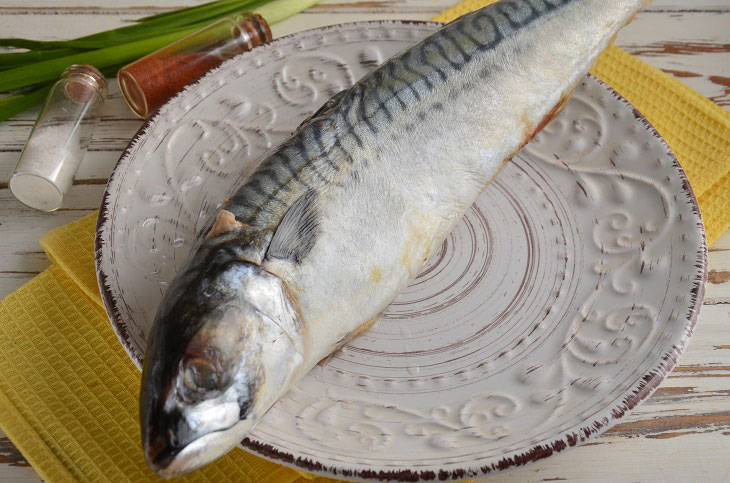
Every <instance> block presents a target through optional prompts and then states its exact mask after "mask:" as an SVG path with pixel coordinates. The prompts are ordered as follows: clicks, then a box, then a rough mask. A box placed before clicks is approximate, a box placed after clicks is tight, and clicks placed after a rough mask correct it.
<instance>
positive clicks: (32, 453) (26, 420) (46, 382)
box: [0, 0, 730, 483]
mask: <svg viewBox="0 0 730 483" xmlns="http://www.w3.org/2000/svg"><path fill="white" fill-rule="evenodd" d="M488 3H492V2H491V1H485V0H481V1H478V0H471V1H467V2H463V3H461V4H459V5H458V6H456V7H454V8H453V9H450V10H448V11H447V12H445V13H444V14H442V15H440V16H439V17H437V19H436V20H439V21H448V20H451V19H453V18H455V17H457V16H458V15H461V14H463V13H466V12H467V11H470V10H473V9H476V8H478V7H481V6H483V5H486V4H488ZM594 73H595V74H596V75H597V76H598V77H600V78H601V79H603V80H604V81H606V82H607V83H608V84H609V85H611V86H613V87H614V88H615V89H616V90H618V91H619V92H620V93H621V94H623V95H624V96H625V97H626V98H627V99H628V100H629V101H631V102H632V103H633V104H634V105H635V106H637V108H638V109H639V110H640V111H641V112H643V113H644V114H645V115H646V116H647V117H648V118H649V120H650V121H651V122H652V123H653V124H654V125H655V126H656V127H657V129H658V130H659V131H660V132H661V133H662V135H663V136H664V137H665V139H666V140H667V141H668V142H669V144H670V145H671V146H672V148H673V149H674V151H675V152H676V153H677V155H678V157H679V160H680V161H681V163H682V165H683V166H684V168H685V170H686V171H687V175H688V176H689V179H690V181H691V183H692V186H693V188H694V190H695V194H696V195H697V196H698V198H699V200H700V206H701V208H702V213H703V216H704V219H705V223H706V225H707V230H708V239H709V240H710V241H712V240H714V239H715V238H716V237H717V236H718V235H719V234H720V233H722V232H723V231H724V230H725V229H726V228H727V227H728V224H729V222H730V213H728V207H730V159H729V156H730V115H728V114H727V113H726V112H724V111H723V110H721V109H720V108H718V107H716V106H715V105H713V104H712V103H710V102H709V101H707V100H706V99H703V98H702V97H700V96H699V95H697V94H696V93H694V92H692V91H691V90H689V89H688V88H686V87H684V86H683V85H681V84H680V83H679V82H676V81H675V80H673V79H671V78H669V77H668V76H666V75H664V74H662V73H661V72H659V71H657V70H656V69H654V68H652V67H649V66H647V65H646V64H644V63H642V62H641V61H639V60H637V59H634V58H631V57H630V56H628V55H627V54H625V53H624V52H622V51H620V50H619V49H616V48H611V49H609V50H608V51H607V52H606V53H605V54H604V55H603V56H602V57H601V58H600V60H599V62H598V63H597V65H596V67H595V69H594ZM95 223H96V216H95V215H91V216H88V217H86V218H83V219H82V220H80V221H78V222H75V223H72V224H70V225H67V226H65V227H62V228H59V229H57V230H55V231H53V232H51V233H49V234H48V235H46V236H45V237H44V238H43V239H42V240H41V244H42V245H43V247H44V248H45V250H46V252H47V254H48V256H49V258H50V259H51V260H52V262H53V265H52V266H51V268H49V269H48V270H46V271H45V272H43V273H42V274H41V275H39V276H38V277H36V278H35V279H34V280H32V281H31V282H29V283H27V284H26V285H25V286H23V287H22V288H21V289H20V290H18V291H17V292H15V293H14V294H12V295H10V296H8V297H7V298H6V299H5V300H3V301H2V302H0V427H2V429H3V430H4V431H5V432H6V433H7V434H8V436H10V438H11V440H12V441H13V442H14V443H15V444H16V445H17V446H18V448H19V449H20V451H21V452H22V453H23V454H24V455H25V457H26V458H27V459H28V460H29V461H30V463H31V465H33V468H35V470H36V471H37V472H38V473H39V474H40V476H41V477H42V478H44V479H45V480H47V481H53V482H55V481H115V482H116V481H148V480H154V479H157V477H156V476H155V475H154V474H153V473H152V472H151V471H150V470H148V469H147V465H146V464H145V462H144V459H143V456H142V452H141V448H140V441H139V434H140V431H139V424H138V421H137V396H138V392H139V380H140V377H139V372H138V371H137V369H136V368H135V367H134V366H133V365H132V363H131V361H130V360H129V358H128V357H127V355H126V353H125V352H124V351H123V350H122V347H121V345H120V344H119V342H118V341H117V338H116V336H115V335H114V333H113V331H112V329H111V326H110V324H109V321H108V319H107V316H106V314H105V312H104V309H103V307H102V304H101V300H100V297H99V292H98V289H97V284H96V274H95V270H94V262H93V237H94V227H95ZM305 478H306V479H307V481H312V480H309V478H311V477H310V476H302V474H300V473H297V472H295V471H293V470H290V469H288V468H284V467H281V466H279V465H276V464H274V463H270V462H268V461H265V460H263V459H260V458H258V457H256V456H253V455H250V454H248V453H246V452H244V451H242V450H236V451H233V452H231V453H230V454H229V455H227V456H225V457H224V458H222V459H220V460H219V461H217V462H215V463H214V464H211V465H209V466H207V467H205V468H204V469H202V470H200V471H198V472H196V473H194V474H192V475H190V476H188V477H187V478H184V479H183V480H187V481H199V482H205V481H211V482H213V481H215V482H224V481H237V482H271V483H279V482H281V483H286V482H292V481H299V480H303V481H304V479H305ZM314 481H332V480H327V479H324V478H316V479H315V480H314Z"/></svg>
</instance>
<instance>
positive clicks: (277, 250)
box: [265, 190, 319, 263]
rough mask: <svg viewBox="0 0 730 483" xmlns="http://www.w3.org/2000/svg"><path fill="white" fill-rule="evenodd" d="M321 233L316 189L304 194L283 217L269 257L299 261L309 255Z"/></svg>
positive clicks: (268, 251) (270, 246) (267, 252)
mask: <svg viewBox="0 0 730 483" xmlns="http://www.w3.org/2000/svg"><path fill="white" fill-rule="evenodd" d="M317 235H319V206H318V204H317V194H316V192H315V191H314V190H312V191H308V192H307V193H305V194H304V195H302V196H301V197H300V198H299V199H298V200H297V201H295V202H294V204H293V205H292V206H291V207H290V208H289V210H288V211H287V212H286V214H285V215H284V218H282V220H281V223H279V226H278V228H277V229H276V232H275V233H274V236H273V237H272V238H271V243H270V244H269V248H268V250H267V251H266V257H265V258H267V259H271V258H280V259H285V260H291V261H293V262H294V263H299V262H301V261H302V259H303V258H304V257H306V256H307V254H308V253H309V251H310V250H311V249H312V247H313V246H314V242H315V241H316V240H317Z"/></svg>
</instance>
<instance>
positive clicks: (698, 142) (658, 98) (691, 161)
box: [434, 0, 730, 245]
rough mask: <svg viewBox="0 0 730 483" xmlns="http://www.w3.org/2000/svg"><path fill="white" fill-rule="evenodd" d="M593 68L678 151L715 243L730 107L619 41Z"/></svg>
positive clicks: (724, 209) (455, 10) (475, 1)
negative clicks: (626, 49) (634, 54)
mask: <svg viewBox="0 0 730 483" xmlns="http://www.w3.org/2000/svg"><path fill="white" fill-rule="evenodd" d="M495 1H496V0H465V1H463V2H460V3H458V4H457V5H455V6H453V7H451V8H450V9H448V10H446V11H444V12H442V13H441V14H440V15H438V16H436V17H435V18H434V20H435V21H437V22H450V21H452V20H454V19H456V18H458V17H460V16H462V15H464V14H466V13H469V12H471V11H473V10H477V9H479V8H481V7H484V6H485V5H489V4H491V3H494V2H495ZM591 73H592V74H593V75H595V76H596V77H598V78H599V79H601V80H602V81H604V82H605V83H606V84H608V85H610V86H611V87H613V88H614V89H615V90H616V91H618V93H619V94H621V95H622V96H624V97H625V98H626V99H627V100H628V101H629V102H630V103H631V104H633V105H634V107H636V108H637V109H638V110H639V112H641V113H642V114H643V115H644V116H645V117H646V118H647V119H648V120H649V122H650V123H651V124H652V125H653V126H654V127H655V128H656V129H657V131H659V134H661V135H662V137H663V138H664V139H665V140H666V141H667V143H668V144H669V146H670V147H671V148H672V150H673V151H674V154H676V155H677V159H679V163H680V164H681V165H682V167H683V168H684V171H685V172H686V174H687V178H689V182H690V185H691V186H692V190H693V191H694V194H695V196H696V197H697V200H698V201H699V204H700V212H701V213H702V218H703V221H704V224H705V230H706V232H707V243H708V245H709V244H712V242H714V241H715V240H716V239H717V238H718V237H719V236H720V235H722V234H723V233H724V232H725V231H726V230H727V229H728V227H730V112H727V111H725V110H724V109H722V108H721V107H719V106H717V105H716V104H714V103H713V102H711V101H710V100H709V99H706V98H704V97H702V96H701V95H699V94H698V93H696V92H695V91H693V90H692V89H690V88H689V87H687V86H685V85H684V84H682V83H681V82H679V81H678V80H676V79H674V78H673V77H670V76H669V75H667V74H665V73H664V72H661V71H660V70H658V69H656V68H654V67H652V66H650V65H648V64H646V63H645V62H643V61H641V60H639V59H637V58H636V57H632V56H631V55H629V54H627V53H626V52H624V51H623V50H621V49H619V48H618V47H613V46H612V47H609V48H608V49H607V50H606V51H605V52H604V53H603V54H601V56H600V57H599V58H598V61H597V62H596V64H595V66H594V67H593V69H592V70H591Z"/></svg>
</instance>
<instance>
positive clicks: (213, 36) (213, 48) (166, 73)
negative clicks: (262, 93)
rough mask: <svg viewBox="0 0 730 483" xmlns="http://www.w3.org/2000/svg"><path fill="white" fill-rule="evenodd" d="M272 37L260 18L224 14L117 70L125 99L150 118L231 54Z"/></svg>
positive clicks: (249, 15)
mask: <svg viewBox="0 0 730 483" xmlns="http://www.w3.org/2000/svg"><path fill="white" fill-rule="evenodd" d="M270 40H271V29H270V28H269V25H268V24H267V23H266V20H264V18H263V17H261V16H260V15H258V14H254V13H248V12H247V13H241V14H238V15H235V16H230V17H224V18H222V19H220V20H218V21H217V22H214V23H212V24H211V25H209V26H207V27H205V28H203V29H202V30H198V31H197V32H194V33H192V34H190V35H188V36H187V37H184V38H182V39H180V40H178V41H177V42H174V43H172V44H170V45H168V46H167V47H163V48H162V49H160V50H158V51H156V52H153V53H152V54H149V55H148V56H146V57H143V58H142V59H140V60H138V61H136V62H134V63H132V64H129V65H127V66H125V67H123V68H122V69H120V70H119V73H118V76H117V77H118V80H119V87H120V88H121V91H122V94H123V95H124V99H125V100H126V101H127V104H128V105H129V107H130V108H131V109H132V111H134V113H135V114H137V115H138V116H140V117H142V118H147V117H149V115H150V114H152V113H153V112H155V111H156V110H157V109H158V108H159V107H160V106H162V104H164V103H165V102H166V101H167V100H169V99H170V98H171V97H172V96H174V95H175V94H177V93H178V92H180V91H181V90H182V89H183V87H185V86H186V85H188V84H189V83H191V82H193V81H195V80H197V79H199V78H200V77H202V76H203V75H204V74H205V73H206V72H208V71H209V70H211V69H213V68H214V67H217V66H219V65H220V64H222V63H223V61H225V60H227V59H230V58H231V57H233V56H235V55H237V54H240V53H241V52H245V51H247V50H251V49H252V48H254V47H256V46H257V45H261V44H263V43H265V42H269V41H270Z"/></svg>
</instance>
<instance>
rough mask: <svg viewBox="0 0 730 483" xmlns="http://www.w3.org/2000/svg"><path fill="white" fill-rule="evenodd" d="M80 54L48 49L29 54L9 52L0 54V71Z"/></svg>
mask: <svg viewBox="0 0 730 483" xmlns="http://www.w3.org/2000/svg"><path fill="white" fill-rule="evenodd" d="M79 52H82V50H80V49H48V50H31V51H30V52H10V53H7V54H0V70H6V69H10V68H12V67H19V66H21V65H25V64H32V63H33V62H40V61H42V60H48V59H55V58H58V57H63V56H66V55H71V54H77V53H79Z"/></svg>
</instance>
